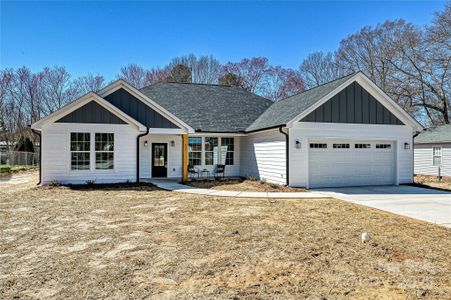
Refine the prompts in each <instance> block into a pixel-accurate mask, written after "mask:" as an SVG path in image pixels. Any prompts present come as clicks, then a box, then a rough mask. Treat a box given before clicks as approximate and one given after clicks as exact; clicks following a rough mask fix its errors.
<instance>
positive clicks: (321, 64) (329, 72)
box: [299, 52, 342, 88]
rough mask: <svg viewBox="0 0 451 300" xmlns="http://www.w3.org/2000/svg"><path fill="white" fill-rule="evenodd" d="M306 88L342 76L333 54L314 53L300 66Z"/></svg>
mask: <svg viewBox="0 0 451 300" xmlns="http://www.w3.org/2000/svg"><path fill="white" fill-rule="evenodd" d="M299 72H300V74H301V76H302V79H303V80H304V84H305V87H306V88H312V87H315V86H318V85H321V84H324V83H326V82H329V81H332V80H335V79H337V78H339V77H341V76H342V72H341V70H340V69H339V68H338V66H337V63H336V61H335V57H334V55H333V54H332V53H326V54H324V53H323V52H314V53H311V54H309V55H308V56H307V57H306V58H305V59H304V60H303V61H302V63H301V65H300V66H299Z"/></svg>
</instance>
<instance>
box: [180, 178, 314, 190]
mask: <svg viewBox="0 0 451 300" xmlns="http://www.w3.org/2000/svg"><path fill="white" fill-rule="evenodd" d="M187 185H190V186H194V187H197V188H202V189H215V190H223V191H239V192H305V191H306V189H304V188H293V187H287V186H283V185H279V184H271V183H268V182H265V181H257V180H248V179H221V180H193V181H190V182H188V183H187Z"/></svg>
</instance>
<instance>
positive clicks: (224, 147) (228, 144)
mask: <svg viewBox="0 0 451 300" xmlns="http://www.w3.org/2000/svg"><path fill="white" fill-rule="evenodd" d="M234 143H235V140H234V138H230V137H227V138H221V160H222V162H223V163H224V164H225V165H233V159H234V151H235V145H234Z"/></svg>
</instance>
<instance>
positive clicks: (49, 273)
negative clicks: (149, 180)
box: [0, 185, 451, 299]
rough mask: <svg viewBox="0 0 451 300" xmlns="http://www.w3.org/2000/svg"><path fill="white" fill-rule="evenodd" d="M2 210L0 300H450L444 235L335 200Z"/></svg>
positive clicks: (65, 201) (148, 194) (122, 202)
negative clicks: (367, 235) (368, 237)
mask: <svg viewBox="0 0 451 300" xmlns="http://www.w3.org/2000/svg"><path fill="white" fill-rule="evenodd" d="M2 192H3V190H2ZM0 203H1V204H2V205H1V206H0V209H1V210H0V232H1V234H0V261H1V263H0V298H1V299H11V298H57V299H65V298H68V299H80V298H83V299H85V298H97V299H99V298H100V299H106V298H108V299H111V298H114V299H116V298H157V299H159V298H207V299H212V298H215V299H238V298H240V299H241V298H243V299H256V298H257V299H274V298H283V299H293V298H296V299H305V298H310V299H321V298H327V299H342V298H357V299H368V298H374V299H383V298H385V299H406V298H408V299H415V298H425V299H426V298H427V299H434V298H435V299H446V298H449V296H450V293H451V275H450V272H449V270H450V268H451V261H450V260H451V230H450V229H447V228H444V227H441V226H436V225H433V224H428V223H425V222H420V221H415V220H412V219H410V218H404V217H402V216H398V215H394V214H390V213H386V212H382V211H379V210H375V209H371V208H368V207H363V206H358V205H354V204H351V203H347V202H344V201H339V200H335V199H315V200H313V199H311V200H308V199H304V200H294V199H292V200H274V199H271V200H267V199H242V198H220V197H211V196H200V195H191V194H179V193H174V192H167V191H161V190H158V189H156V188H154V187H152V186H147V187H145V186H140V187H138V188H133V185H129V186H126V187H124V186H116V187H107V186H103V187H102V188H100V187H97V188H96V187H83V188H82V187H77V188H67V187H44V188H41V187H35V186H34V185H33V186H30V187H28V188H25V189H21V190H16V191H14V192H8V193H0ZM24 208H27V209H24ZM28 208H31V209H28ZM362 232H369V233H370V235H371V237H372V239H371V240H370V242H369V243H365V244H363V243H362V242H361V240H360V236H361V234H362Z"/></svg>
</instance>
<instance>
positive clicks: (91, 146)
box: [66, 130, 117, 174]
mask: <svg viewBox="0 0 451 300" xmlns="http://www.w3.org/2000/svg"><path fill="white" fill-rule="evenodd" d="M75 132H84V133H89V135H90V137H89V141H90V144H89V169H86V170H73V169H72V162H71V156H72V155H71V153H72V151H71V150H70V149H71V148H70V144H71V142H70V141H71V140H70V134H71V133H75ZM96 133H105V132H98V131H96V130H84V131H82V130H78V131H77V130H74V131H68V132H67V135H66V136H67V140H66V141H67V144H68V148H67V149H68V150H69V151H67V158H66V161H67V162H68V164H67V169H68V170H69V172H70V173H72V172H75V173H77V174H80V173H82V172H85V173H86V174H90V173H91V172H97V173H105V172H107V173H116V153H114V154H113V169H96V166H95V164H96V158H95V153H96V151H95V134H96ZM110 133H113V134H114V135H115V136H116V134H115V133H114V132H110ZM114 139H115V144H116V137H115V138H114ZM116 151H117V148H116V145H114V152H116Z"/></svg>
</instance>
